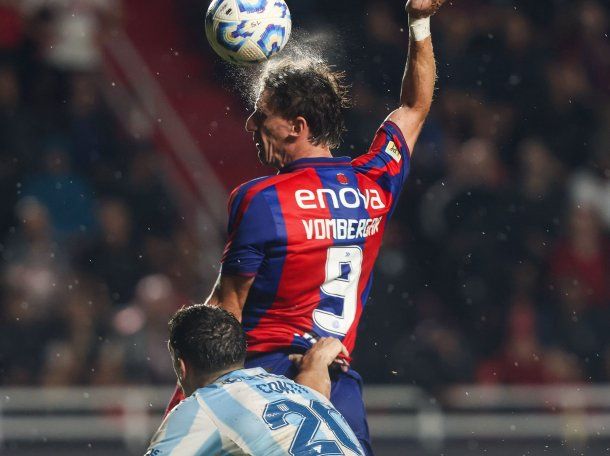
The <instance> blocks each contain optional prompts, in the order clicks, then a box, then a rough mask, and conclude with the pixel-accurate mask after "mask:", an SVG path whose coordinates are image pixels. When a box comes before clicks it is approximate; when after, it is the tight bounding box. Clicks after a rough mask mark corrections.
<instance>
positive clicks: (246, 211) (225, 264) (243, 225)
mask: <svg viewBox="0 0 610 456" xmlns="http://www.w3.org/2000/svg"><path fill="white" fill-rule="evenodd" d="M275 231H276V230H275V222H274V219H273V214H272V212H271V208H270V207H269V204H268V202H267V200H266V198H265V195H264V193H263V192H262V191H258V192H257V191H256V188H249V189H248V188H247V187H246V188H244V187H238V188H237V189H236V190H235V191H234V192H233V193H232V194H231V198H230V199H229V226H228V235H229V238H228V241H227V244H226V246H225V249H224V253H223V257H222V273H223V274H224V273H226V274H231V275H240V276H246V277H251V276H254V275H256V273H257V271H258V269H259V267H260V265H261V263H262V262H263V259H264V258H265V249H266V248H267V246H268V244H269V243H270V242H272V241H273V240H274V239H276V236H275V234H276V232H275Z"/></svg>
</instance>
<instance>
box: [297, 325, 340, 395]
mask: <svg viewBox="0 0 610 456" xmlns="http://www.w3.org/2000/svg"><path fill="white" fill-rule="evenodd" d="M339 355H343V356H349V352H348V351H347V348H345V346H344V345H343V344H342V343H341V342H340V341H339V339H335V338H334V337H323V338H321V339H319V340H318V341H317V342H316V343H315V344H314V345H313V347H311V348H310V349H309V350H308V351H307V352H306V353H305V354H304V355H291V356H290V359H291V360H292V361H293V362H295V363H296V364H297V366H298V367H299V374H298V375H297V376H296V377H295V379H294V380H295V381H296V382H297V383H300V384H301V385H305V386H308V387H310V388H312V389H314V390H316V391H318V392H319V393H321V394H323V395H324V396H325V397H327V398H330V386H331V381H330V375H329V372H328V368H329V367H330V365H331V364H333V363H334V362H336V361H337V359H338V358H337V357H338V356H339Z"/></svg>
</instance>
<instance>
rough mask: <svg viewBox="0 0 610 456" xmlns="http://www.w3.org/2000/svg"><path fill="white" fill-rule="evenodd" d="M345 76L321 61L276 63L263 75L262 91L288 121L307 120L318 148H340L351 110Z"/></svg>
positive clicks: (270, 105) (273, 62)
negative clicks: (345, 118) (348, 113)
mask: <svg viewBox="0 0 610 456" xmlns="http://www.w3.org/2000/svg"><path fill="white" fill-rule="evenodd" d="M343 79H344V76H343V73H341V72H339V71H335V70H333V69H332V68H331V67H330V66H328V65H327V64H326V63H324V62H322V61H319V60H302V59H301V60H296V61H295V60H292V59H283V60H279V61H272V62H270V63H269V64H268V67H267V69H266V71H265V72H264V73H263V76H262V81H261V83H262V84H261V88H262V90H263V91H265V92H267V93H268V97H267V98H265V102H266V104H267V106H268V108H269V109H270V110H271V111H272V112H273V113H274V114H277V115H280V116H282V117H284V118H286V119H295V118H296V117H299V116H302V117H304V118H305V119H306V120H307V123H308V124H309V129H310V131H311V137H310V138H309V140H310V141H311V143H312V144H314V145H320V144H323V145H325V146H328V147H330V148H334V147H338V146H339V144H340V143H341V134H342V133H343V132H344V131H345V121H344V118H343V117H344V112H345V110H346V109H347V108H348V107H349V100H348V97H347V87H346V86H345V84H344V82H343Z"/></svg>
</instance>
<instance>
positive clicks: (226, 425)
mask: <svg viewBox="0 0 610 456" xmlns="http://www.w3.org/2000/svg"><path fill="white" fill-rule="evenodd" d="M363 454H364V452H363V451H362V448H361V447H360V444H359V443H358V439H357V438H356V436H355V435H354V433H353V432H352V430H351V429H350V427H349V426H348V424H347V422H346V421H345V419H344V418H343V416H342V415H341V414H340V413H339V412H338V411H337V410H336V409H335V408H334V407H333V406H332V404H331V403H330V402H329V401H328V399H326V398H325V397H324V396H323V395H321V394H319V393H318V392H316V391H314V390H312V389H310V388H307V387H305V386H302V385H299V384H297V383H295V382H293V381H292V380H289V379H287V378H286V377H283V376H280V375H273V374H269V373H267V372H266V371H265V370H264V369H262V368H260V367H259V368H255V369H240V370H237V371H233V372H230V373H228V374H226V375H224V376H222V377H220V378H219V379H218V380H216V381H215V382H214V383H212V384H211V385H208V386H206V387H204V388H200V389H198V390H197V391H195V393H194V394H193V395H192V396H190V397H188V398H187V399H185V400H184V401H182V402H181V403H180V404H178V405H177V406H176V407H175V408H174V409H173V410H172V411H171V412H170V413H169V414H168V415H167V417H166V418H165V420H164V421H163V423H162V424H161V427H160V428H159V430H158V431H157V433H156V434H155V436H154V437H153V439H152V442H151V445H150V448H149V449H148V451H147V453H146V456H166V455H179V456H195V455H201V456H204V455H205V456H214V455H253V456H280V455H295V456H296V455H298V456H305V455H312V456H314V455H346V456H356V455H358V456H362V455H363Z"/></svg>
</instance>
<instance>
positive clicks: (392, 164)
mask: <svg viewBox="0 0 610 456" xmlns="http://www.w3.org/2000/svg"><path fill="white" fill-rule="evenodd" d="M410 159H411V156H410V152H409V146H408V145H407V142H406V140H405V138H404V136H403V134H402V132H401V131H400V128H398V126H397V125H396V124H395V123H394V122H391V121H389V120H387V121H385V122H384V123H383V124H382V125H381V127H379V130H377V133H376V134H375V138H374V139H373V143H372V144H371V147H370V148H369V151H368V152H367V153H366V154H364V155H361V156H360V157H358V158H356V159H355V160H354V161H352V166H353V168H354V171H356V172H357V173H360V174H364V175H365V176H367V177H368V178H370V179H372V180H374V181H375V182H377V183H378V184H379V185H380V186H381V187H382V188H383V189H384V190H385V191H387V192H389V193H391V194H392V201H393V204H395V203H396V201H397V200H398V196H399V194H400V192H401V190H402V187H403V186H404V183H405V180H406V178H407V175H408V173H409V166H410Z"/></svg>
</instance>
